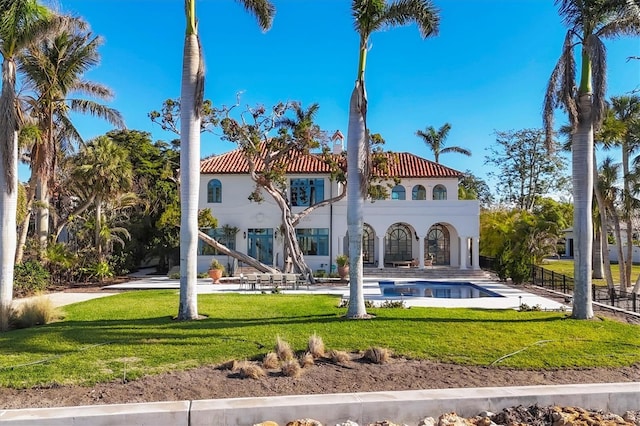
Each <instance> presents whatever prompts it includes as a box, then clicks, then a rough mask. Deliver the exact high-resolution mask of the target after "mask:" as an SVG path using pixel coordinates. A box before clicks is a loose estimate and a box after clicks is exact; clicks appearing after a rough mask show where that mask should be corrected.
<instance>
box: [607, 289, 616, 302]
mask: <svg viewBox="0 0 640 426" xmlns="http://www.w3.org/2000/svg"><path fill="white" fill-rule="evenodd" d="M609 295H610V297H611V306H616V292H615V290H613V289H611V290H609Z"/></svg>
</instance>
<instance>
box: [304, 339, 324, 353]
mask: <svg viewBox="0 0 640 426" xmlns="http://www.w3.org/2000/svg"><path fill="white" fill-rule="evenodd" d="M307 352H308V353H310V354H311V355H312V356H313V357H314V358H321V357H323V356H324V342H323V341H322V337H320V336H318V335H317V334H316V333H313V334H312V335H311V336H309V342H308V343H307Z"/></svg>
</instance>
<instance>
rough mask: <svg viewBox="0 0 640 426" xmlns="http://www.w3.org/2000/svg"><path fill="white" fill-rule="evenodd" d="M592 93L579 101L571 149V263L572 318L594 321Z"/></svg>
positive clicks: (582, 96) (584, 95)
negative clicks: (572, 233) (572, 253)
mask: <svg viewBox="0 0 640 426" xmlns="http://www.w3.org/2000/svg"><path fill="white" fill-rule="evenodd" d="M591 102H592V95H591V93H586V94H581V95H580V98H579V99H578V105H579V107H578V108H579V114H580V118H579V119H578V126H577V129H576V133H575V135H574V138H573V144H572V147H571V154H572V176H573V199H574V213H573V224H574V229H575V231H576V232H575V238H576V247H575V248H576V251H575V254H576V255H575V262H574V277H575V286H574V290H573V311H572V316H573V317H574V318H577V319H589V318H593V306H592V300H591V265H592V263H591V262H592V260H591V255H592V249H593V222H592V210H591V208H592V196H593V115H592V112H591Z"/></svg>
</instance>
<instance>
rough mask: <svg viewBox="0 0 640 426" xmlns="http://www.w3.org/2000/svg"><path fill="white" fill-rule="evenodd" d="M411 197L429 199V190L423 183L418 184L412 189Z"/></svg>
mask: <svg viewBox="0 0 640 426" xmlns="http://www.w3.org/2000/svg"><path fill="white" fill-rule="evenodd" d="M411 199H412V200H426V199H427V190H426V189H424V186H422V185H416V186H414V187H413V189H412V190H411Z"/></svg>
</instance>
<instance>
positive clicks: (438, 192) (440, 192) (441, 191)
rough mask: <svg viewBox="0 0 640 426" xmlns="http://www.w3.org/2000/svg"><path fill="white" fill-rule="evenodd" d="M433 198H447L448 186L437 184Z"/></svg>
mask: <svg viewBox="0 0 640 426" xmlns="http://www.w3.org/2000/svg"><path fill="white" fill-rule="evenodd" d="M433 199H434V200H446V199H447V188H445V187H444V186H443V185H436V186H435V187H434V188H433Z"/></svg>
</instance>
